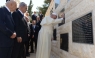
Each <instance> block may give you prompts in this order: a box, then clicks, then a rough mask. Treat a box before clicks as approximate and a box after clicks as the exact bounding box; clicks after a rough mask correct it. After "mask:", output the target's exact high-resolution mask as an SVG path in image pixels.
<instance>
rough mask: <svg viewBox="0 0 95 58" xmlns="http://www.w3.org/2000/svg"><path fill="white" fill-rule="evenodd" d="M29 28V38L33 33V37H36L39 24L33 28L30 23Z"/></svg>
mask: <svg viewBox="0 0 95 58" xmlns="http://www.w3.org/2000/svg"><path fill="white" fill-rule="evenodd" d="M30 29H31V34H30V36H31V38H32V36H33V35H34V38H35V39H37V38H38V33H39V26H37V25H36V26H35V29H34V27H33V25H32V24H31V25H30Z"/></svg>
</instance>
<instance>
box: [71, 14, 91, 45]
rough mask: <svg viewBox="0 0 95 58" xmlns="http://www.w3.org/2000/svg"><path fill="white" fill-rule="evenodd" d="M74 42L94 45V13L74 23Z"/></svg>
mask: <svg viewBox="0 0 95 58" xmlns="http://www.w3.org/2000/svg"><path fill="white" fill-rule="evenodd" d="M72 38H73V42H77V43H88V44H93V28H92V13H89V14H87V15H85V16H83V17H81V18H79V19H76V20H74V21H73V22H72Z"/></svg>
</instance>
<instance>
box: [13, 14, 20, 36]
mask: <svg viewBox="0 0 95 58" xmlns="http://www.w3.org/2000/svg"><path fill="white" fill-rule="evenodd" d="M12 16H13V20H14V22H15V31H16V34H17V37H21V33H20V21H19V17H18V14H17V13H16V12H14V13H13V14H12Z"/></svg>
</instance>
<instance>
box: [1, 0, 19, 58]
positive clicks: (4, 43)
mask: <svg viewBox="0 0 95 58" xmlns="http://www.w3.org/2000/svg"><path fill="white" fill-rule="evenodd" d="M16 8H17V4H16V2H15V1H7V2H6V6H5V7H2V8H0V58H11V54H12V48H13V42H14V38H15V37H16V33H15V30H14V25H15V24H14V21H13V18H12V16H11V12H13V11H15V10H16Z"/></svg>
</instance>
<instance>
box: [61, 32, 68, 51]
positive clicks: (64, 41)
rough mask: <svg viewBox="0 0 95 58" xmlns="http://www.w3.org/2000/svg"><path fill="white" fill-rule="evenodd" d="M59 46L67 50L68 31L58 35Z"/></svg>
mask: <svg viewBox="0 0 95 58" xmlns="http://www.w3.org/2000/svg"><path fill="white" fill-rule="evenodd" d="M60 48H61V49H62V50H65V51H68V33H65V34H61V35H60Z"/></svg>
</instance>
